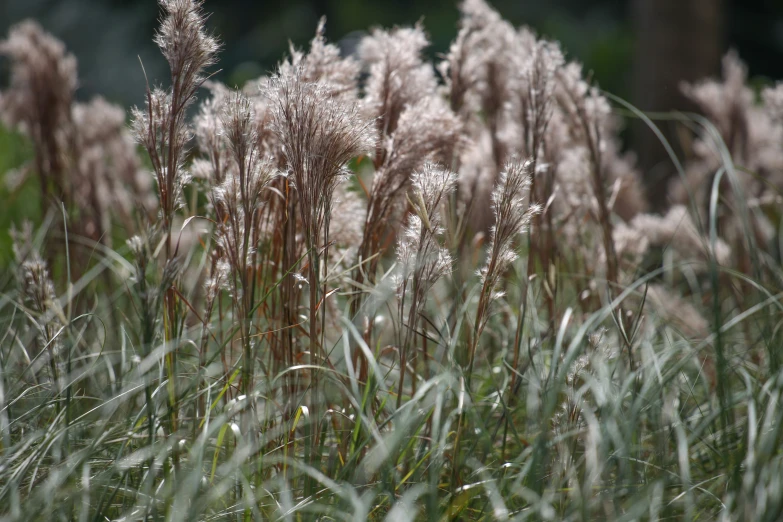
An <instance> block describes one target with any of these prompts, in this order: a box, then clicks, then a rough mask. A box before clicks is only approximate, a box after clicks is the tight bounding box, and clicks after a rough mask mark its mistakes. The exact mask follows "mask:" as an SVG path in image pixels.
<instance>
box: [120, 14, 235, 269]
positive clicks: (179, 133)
mask: <svg viewBox="0 0 783 522" xmlns="http://www.w3.org/2000/svg"><path fill="white" fill-rule="evenodd" d="M160 5H161V8H162V10H163V16H162V18H161V22H160V27H159V29H158V32H157V33H156V35H155V43H156V44H158V47H159V48H160V50H161V53H162V54H163V56H164V57H165V58H166V60H167V61H168V63H169V68H170V71H171V86H170V87H169V88H168V89H166V90H164V89H161V88H154V89H151V88H150V87H149V86H148V87H147V100H146V106H145V109H144V110H141V109H139V108H134V109H133V122H132V129H133V133H134V135H135V137H136V139H137V140H138V142H139V143H140V144H142V145H143V146H144V148H145V149H146V150H147V153H148V154H149V157H150V160H151V163H152V169H153V172H154V176H155V181H156V182H157V188H158V196H159V202H160V203H159V204H160V213H161V218H162V220H163V227H164V230H165V231H166V235H167V239H166V255H167V256H170V255H171V246H172V245H171V226H172V222H173V216H174V212H175V211H176V210H177V209H178V207H179V206H180V205H181V204H182V189H183V187H184V185H186V184H187V182H188V181H189V176H188V174H187V173H186V171H185V169H184V165H183V164H184V160H185V153H186V148H187V143H188V141H189V140H190V138H191V129H190V126H189V125H188V122H187V120H186V115H187V109H188V107H189V106H190V105H191V104H192V103H193V101H194V99H195V96H196V92H197V91H198V89H199V88H200V87H201V86H202V85H203V83H204V82H205V80H206V76H205V69H206V68H208V67H210V66H212V65H214V64H215V62H216V55H217V52H218V50H219V47H220V45H219V43H218V41H217V39H216V38H214V37H212V36H211V35H209V34H208V33H207V32H206V29H205V22H206V18H205V16H204V14H203V12H202V10H201V5H202V4H201V2H200V1H197V0H160Z"/></svg>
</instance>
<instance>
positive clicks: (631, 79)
mask: <svg viewBox="0 0 783 522" xmlns="http://www.w3.org/2000/svg"><path fill="white" fill-rule="evenodd" d="M457 3H458V0H395V1H380V0H286V1H283V0H275V1H262V0H206V1H205V9H206V11H208V12H211V13H212V15H211V17H210V20H209V25H210V26H211V28H212V29H213V30H214V31H215V33H217V34H218V35H219V36H220V38H221V39H222V41H223V42H224V49H223V50H222V52H221V55H220V60H221V61H220V67H221V70H220V72H219V73H218V75H217V77H218V79H220V80H222V81H224V82H226V83H228V84H231V85H241V84H242V83H244V82H245V81H246V80H248V79H251V78H255V77H257V76H259V75H261V74H263V73H265V72H268V71H270V70H272V69H273V68H274V67H275V65H276V64H277V62H278V61H279V60H280V59H281V58H282V57H283V56H284V54H285V53H286V52H287V49H288V45H289V42H291V43H293V44H294V45H296V46H299V47H302V46H304V45H306V44H307V42H308V40H309V39H310V38H311V37H312V35H313V33H314V31H315V27H316V25H317V23H318V19H319V18H320V17H321V16H326V17H327V26H326V27H327V37H328V38H329V39H330V40H331V41H335V42H339V44H340V46H341V47H342V48H343V50H344V51H345V52H346V53H350V52H351V51H352V49H353V48H354V47H355V45H356V42H357V41H358V40H359V38H361V36H362V35H363V34H365V33H366V31H367V30H368V29H370V28H371V27H373V26H378V25H380V26H393V25H410V24H413V23H416V22H417V21H418V20H422V21H423V23H424V26H425V28H426V30H427V32H428V33H429V35H430V38H431V40H432V47H431V48H430V49H429V52H430V53H431V54H432V55H433V56H435V55H437V53H442V52H444V51H445V50H447V49H448V46H449V43H450V41H451V40H452V39H453V38H454V36H455V35H456V24H457V21H458V11H457ZM491 3H492V5H493V6H494V7H495V8H496V9H497V10H498V11H499V12H500V13H501V14H502V15H503V16H504V17H505V18H506V19H508V20H510V21H511V22H513V23H514V24H515V25H521V24H526V25H529V26H531V27H533V28H534V29H535V30H536V31H537V32H538V33H540V34H542V35H544V36H546V37H549V38H552V39H556V40H558V41H560V42H561V43H562V44H563V47H564V49H565V50H566V51H567V53H568V55H569V56H570V57H571V58H575V59H578V60H580V61H581V62H583V63H584V64H585V67H586V69H587V70H589V71H591V72H592V77H593V78H594V79H595V81H597V83H598V84H599V85H600V86H601V87H602V88H604V89H606V90H607V91H610V92H612V93H614V94H617V95H619V96H621V97H623V98H626V99H628V100H630V101H631V102H632V103H634V104H635V105H637V106H638V107H640V108H642V109H645V110H648V111H665V110H671V109H680V110H691V109H693V107H691V106H689V105H688V103H687V101H686V100H684V99H683V97H682V96H681V95H680V93H679V89H678V85H679V83H680V82H681V81H683V80H687V81H694V80H697V79H700V78H703V77H705V76H709V75H716V74H718V73H719V72H720V56H722V55H723V54H724V53H725V52H726V51H727V50H728V49H730V48H734V49H736V50H737V51H738V52H739V54H740V56H741V58H742V59H743V60H744V61H745V62H746V63H747V64H748V67H749V70H750V76H751V78H753V82H754V83H755V84H756V85H763V84H767V83H770V82H773V81H775V80H779V79H783V1H781V0H547V1H522V0H495V1H493V2H491ZM158 14H159V9H158V5H157V2H156V1H155V0H0V34H3V35H5V34H6V33H7V30H8V28H9V27H10V26H11V25H13V24H14V23H16V22H18V21H20V20H23V19H25V18H28V17H33V18H36V19H37V20H39V21H40V22H41V23H42V24H43V26H44V27H45V28H46V29H47V30H48V31H50V32H51V33H53V34H54V35H55V36H56V37H58V38H59V39H61V40H63V41H64V42H65V44H66V45H67V47H68V48H69V49H70V50H71V51H72V52H73V53H74V54H75V55H76V56H77V58H78V59H79V75H80V81H81V85H80V88H79V92H78V95H79V97H80V98H82V99H88V98H90V97H92V96H93V95H95V94H101V95H103V96H105V97H106V98H108V99H109V100H111V101H114V102H116V103H120V104H122V105H125V106H129V105H133V104H138V103H141V102H143V93H144V76H143V74H142V68H141V65H140V63H139V62H140V61H141V62H143V64H144V68H145V70H146V72H147V74H148V76H149V78H150V80H151V81H160V82H165V80H166V77H167V71H166V68H165V63H164V61H163V58H162V56H161V55H160V53H159V52H158V50H157V49H156V48H155V46H154V44H153V43H152V36H153V33H154V30H155V27H156V25H157V17H158ZM6 75H7V64H5V63H3V62H2V61H0V85H2V84H4V83H5V78H4V77H5V76H6ZM631 131H632V132H629V133H626V141H627V142H629V144H630V145H631V146H632V147H633V148H634V149H635V150H636V151H637V153H638V155H639V158H640V163H641V166H642V167H643V169H644V170H645V179H646V181H647V183H648V186H649V187H651V188H652V189H653V193H652V194H651V197H652V198H653V199H655V198H656V195H655V194H654V191H655V187H656V186H657V185H658V184H657V181H656V179H657V178H656V175H655V167H656V165H660V164H661V163H662V162H663V161H665V157H664V154H665V153H664V151H663V149H662V147H661V146H660V144H659V143H658V142H657V140H656V139H655V138H654V137H653V136H652V134H651V133H650V132H649V131H648V130H647V129H645V128H643V126H639V125H637V126H635V127H633V128H632V129H631ZM631 142H633V143H631Z"/></svg>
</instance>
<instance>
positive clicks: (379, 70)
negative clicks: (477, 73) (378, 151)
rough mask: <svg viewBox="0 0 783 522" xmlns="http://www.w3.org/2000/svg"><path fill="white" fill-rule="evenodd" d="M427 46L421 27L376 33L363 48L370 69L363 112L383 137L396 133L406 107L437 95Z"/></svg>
mask: <svg viewBox="0 0 783 522" xmlns="http://www.w3.org/2000/svg"><path fill="white" fill-rule="evenodd" d="M427 46H429V41H428V40H427V36H426V35H425V34H424V31H423V30H422V28H421V26H419V25H417V26H415V27H404V28H397V29H394V30H392V31H386V30H383V29H375V30H374V31H373V32H372V34H371V35H370V36H367V37H365V38H363V39H362V41H361V43H360V44H359V50H358V52H359V57H360V58H361V60H362V63H364V64H365V66H366V67H367V68H368V69H369V78H368V79H367V85H366V87H365V96H364V99H363V100H362V104H363V110H364V111H365V114H366V115H367V117H368V118H374V119H375V121H376V127H377V129H378V134H379V135H380V136H381V137H385V136H388V135H390V134H391V133H393V132H394V130H395V129H396V128H397V121H398V119H399V118H400V115H401V114H402V111H403V110H404V109H405V107H406V106H408V105H411V104H413V103H415V102H416V101H418V100H421V99H422V98H424V97H428V96H432V95H433V94H434V93H435V89H436V87H437V81H436V79H435V71H434V69H433V68H432V65H430V64H429V63H427V62H425V61H424V60H423V59H422V51H423V50H424V49H425V48H426V47H427ZM380 159H381V160H382V158H380ZM377 164H378V163H377V162H376V165H377Z"/></svg>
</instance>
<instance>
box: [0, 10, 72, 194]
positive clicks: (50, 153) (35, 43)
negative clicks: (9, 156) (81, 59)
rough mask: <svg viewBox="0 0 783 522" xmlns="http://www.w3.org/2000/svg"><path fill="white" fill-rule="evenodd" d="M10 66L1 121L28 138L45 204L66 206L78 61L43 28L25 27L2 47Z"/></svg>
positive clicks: (13, 30)
mask: <svg viewBox="0 0 783 522" xmlns="http://www.w3.org/2000/svg"><path fill="white" fill-rule="evenodd" d="M0 54H1V55H4V56H7V57H8V58H9V59H10V60H11V77H10V79H11V82H10V85H9V87H8V89H7V90H5V91H4V92H3V93H2V94H1V95H0V117H2V121H3V123H5V124H6V125H8V126H9V127H17V128H19V129H20V130H22V131H23V132H24V133H25V134H27V135H28V136H30V138H31V139H32V141H33V144H34V146H35V158H36V165H35V167H36V170H37V172H38V176H39V177H40V183H41V191H42V196H43V197H44V198H46V197H48V196H49V195H50V193H51V195H53V196H54V197H55V198H58V199H59V198H65V199H66V201H67V200H68V194H70V186H69V184H68V182H67V181H66V175H67V174H68V172H67V168H66V165H65V162H66V161H67V160H66V158H65V155H66V154H67V150H68V147H67V139H68V134H69V127H70V125H71V103H72V101H73V97H74V92H75V90H76V86H77V74H76V58H75V57H74V56H73V55H72V54H70V53H68V52H67V51H66V50H65V46H64V45H63V44H62V42H60V41H59V40H57V39H55V38H54V37H52V36H51V35H49V34H48V33H46V32H44V30H43V29H42V28H41V26H40V25H38V24H37V23H36V22H33V21H30V20H28V21H25V22H22V23H20V24H18V25H15V26H13V27H12V28H11V31H10V32H9V34H8V38H7V39H6V40H3V41H2V42H0Z"/></svg>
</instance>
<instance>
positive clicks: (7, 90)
mask: <svg viewBox="0 0 783 522" xmlns="http://www.w3.org/2000/svg"><path fill="white" fill-rule="evenodd" d="M159 1H160V8H161V17H160V21H159V27H158V31H157V34H156V38H155V41H156V43H157V45H158V46H159V47H160V51H161V53H162V55H163V56H164V57H165V59H166V61H167V62H168V64H169V66H170V72H171V74H170V77H169V78H168V79H167V80H166V81H164V82H163V83H161V84H156V83H154V82H152V81H151V80H150V83H149V85H139V86H138V88H139V90H140V92H146V103H145V104H144V105H142V106H139V107H135V108H130V109H128V110H126V109H125V108H123V107H118V106H116V105H113V104H111V103H110V102H108V101H106V100H104V99H101V98H97V99H93V100H89V101H77V99H78V98H77V95H76V93H77V91H78V87H79V79H78V67H77V58H76V57H74V56H73V55H71V54H70V53H69V51H68V50H67V49H66V48H64V46H63V45H62V44H61V43H60V42H59V41H57V40H56V39H55V38H54V37H53V36H51V35H49V34H47V33H46V32H44V31H43V30H42V29H41V27H40V26H39V25H38V24H36V22H34V21H25V22H22V23H20V24H18V25H16V26H15V27H13V28H12V29H11V31H10V33H9V34H7V35H2V38H3V40H1V41H0V55H2V59H4V60H6V63H7V64H8V70H9V71H10V74H9V77H8V81H7V82H6V83H5V84H2V85H0V118H1V119H0V121H2V130H0V171H2V184H0V185H1V186H0V197H1V198H2V208H0V228H2V232H1V233H0V267H2V270H0V520H3V521H6V520H7V521H11V520H14V521H37V520H41V521H50V520H51V521H60V520H63V521H80V522H82V521H96V522H97V521H105V520H128V521H131V520H133V521H135V520H172V521H191V520H236V521H240V520H242V521H244V520H280V521H299V520H355V521H365V520H378V521H380V520H385V521H409V520H431V521H436V520H438V521H439V520H568V521H587V520H611V521H615V520H616V521H633V520H687V521H692V520H704V521H708V520H724V521H734V520H747V521H777V520H783V454H782V453H781V448H782V447H783V446H782V445H781V443H782V442H783V440H782V439H783V397H782V396H781V395H782V394H783V349H782V348H781V346H782V343H783V331H782V328H781V327H782V326H783V268H782V267H781V253H783V212H782V211H781V210H782V209H783V205H782V203H783V197H782V195H781V190H782V189H783V84H780V85H778V86H777V87H776V86H774V85H770V86H766V87H762V88H760V89H759V88H758V87H756V88H751V87H750V86H749V84H748V78H747V69H746V68H745V66H744V65H743V63H742V61H741V59H740V57H739V56H737V55H736V54H735V53H729V54H728V55H726V57H725V58H724V61H723V75H722V77H720V78H714V79H705V80H704V81H703V82H700V83H696V84H683V85H682V89H683V92H684V93H685V94H686V95H687V96H688V97H689V98H690V99H691V100H692V101H693V102H695V104H696V105H697V106H698V107H699V108H700V113H699V114H682V113H672V114H645V113H642V112H641V111H639V110H637V109H636V108H635V107H633V106H632V105H630V104H628V103H627V102H625V101H623V100H622V99H620V98H617V97H615V96H613V95H612V94H610V93H606V92H604V91H602V90H600V88H599V86H597V85H595V84H594V83H593V82H592V81H591V79H590V74H589V72H586V71H583V70H582V68H581V66H580V65H579V64H578V63H574V62H572V61H570V60H569V58H568V56H567V55H566V54H565V51H564V50H562V49H561V47H560V46H559V44H558V43H557V42H551V41H546V40H544V39H541V38H539V37H538V36H537V35H535V34H534V33H533V32H532V31H531V30H530V29H528V28H525V27H521V28H515V27H513V26H511V25H510V24H508V23H507V22H506V21H504V20H503V19H502V18H501V17H500V16H499V15H498V13H497V12H495V11H494V10H493V9H492V8H491V7H490V6H489V5H487V4H486V3H485V2H484V0H464V1H463V2H462V3H461V4H460V5H459V8H460V10H461V21H460V23H459V26H458V27H456V28H455V35H456V36H455V39H454V41H453V43H452V45H451V48H450V50H449V52H448V53H447V54H446V55H444V56H438V57H436V58H435V59H434V61H433V60H431V59H430V58H429V57H428V56H429V55H428V53H427V47H428V39H427V33H426V28H425V26H424V25H423V24H419V25H416V26H414V27H399V28H393V29H382V28H374V29H371V30H370V31H369V32H368V34H367V36H365V37H364V38H363V39H362V40H361V42H360V44H359V46H358V48H357V50H356V52H355V53H353V54H352V55H350V56H345V55H343V54H341V52H340V49H339V48H338V47H337V46H336V45H334V44H332V43H330V42H328V41H326V39H325V38H324V32H323V27H324V25H323V24H324V23H326V22H325V21H322V23H321V25H320V26H319V27H318V28H317V29H316V32H315V34H314V37H313V39H312V42H311V44H310V46H309V47H308V48H305V49H296V48H292V49H291V50H290V53H289V54H288V55H287V56H285V57H281V62H280V64H279V66H278V67H277V69H276V70H275V71H273V72H270V74H269V75H268V76H264V77H262V78H259V79H257V80H255V81H251V82H248V83H247V84H246V85H244V86H243V87H242V88H241V89H239V88H236V87H232V86H226V85H222V84H220V83H218V82H216V81H215V80H214V79H213V75H214V74H215V72H216V71H217V70H219V68H220V64H219V58H220V39H219V35H215V34H213V33H212V32H211V29H210V27H209V18H208V13H204V12H202V8H201V5H200V4H199V2H198V1H197V0H159ZM138 66H139V67H143V64H139V65H138ZM637 120H642V121H643V122H644V123H645V124H646V125H647V126H649V127H650V128H651V129H652V130H653V131H654V132H656V133H657V135H658V136H659V137H660V139H661V140H662V142H663V144H664V146H665V147H666V149H667V151H668V152H669V159H670V161H669V162H668V163H667V165H663V166H661V168H662V169H664V170H665V169H669V170H670V171H671V172H672V173H673V176H672V178H671V182H670V183H669V184H668V186H667V190H668V194H669V197H668V202H669V203H668V205H667V207H666V208H663V209H657V208H656V209H651V208H650V207H649V205H648V203H647V198H646V194H645V187H644V183H643V179H645V178H646V176H647V174H648V173H645V172H641V171H640V169H638V168H637V166H636V162H635V158H634V155H633V152H632V151H626V150H625V148H624V147H623V144H622V142H621V140H620V133H621V132H622V130H623V128H624V126H625V125H627V124H628V123H629V122H631V121H637ZM662 124H666V125H676V127H677V128H678V129H679V131H680V132H679V133H678V136H679V138H678V140H679V141H678V142H677V143H671V142H669V141H666V139H665V138H664V134H663V133H662V132H661V131H660V130H659V126H661V125H662Z"/></svg>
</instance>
